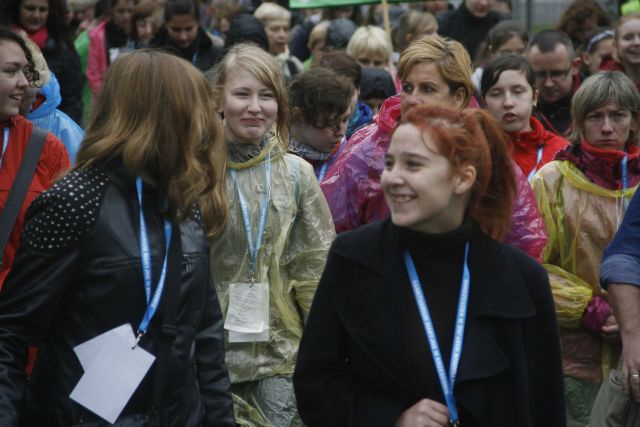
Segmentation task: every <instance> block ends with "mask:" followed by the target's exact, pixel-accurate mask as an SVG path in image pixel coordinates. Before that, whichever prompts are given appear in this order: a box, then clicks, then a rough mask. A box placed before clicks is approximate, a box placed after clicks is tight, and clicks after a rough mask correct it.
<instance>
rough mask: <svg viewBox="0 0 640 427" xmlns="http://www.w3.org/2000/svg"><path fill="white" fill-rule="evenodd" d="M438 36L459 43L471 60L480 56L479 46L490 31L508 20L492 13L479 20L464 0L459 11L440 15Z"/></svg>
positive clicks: (501, 15) (447, 11)
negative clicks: (499, 23)
mask: <svg viewBox="0 0 640 427" xmlns="http://www.w3.org/2000/svg"><path fill="white" fill-rule="evenodd" d="M436 18H437V19H438V34H440V35H441V36H443V37H450V38H452V39H454V40H457V41H459V42H460V43H462V44H463V45H464V47H465V48H466V49H467V51H468V52H469V56H471V60H472V61H473V60H475V58H476V55H477V54H478V52H477V50H478V46H480V43H482V41H483V40H484V39H485V37H486V36H487V34H488V33H489V30H491V28H493V27H494V26H495V25H496V24H497V23H498V22H500V21H502V20H504V19H506V16H504V15H503V14H501V13H499V12H494V11H490V12H489V13H488V14H487V16H485V17H483V18H477V17H475V16H473V14H471V12H469V9H467V6H466V5H465V2H464V0H463V1H462V3H460V6H458V8H457V9H453V10H446V11H444V12H440V13H438V15H437V16H436Z"/></svg>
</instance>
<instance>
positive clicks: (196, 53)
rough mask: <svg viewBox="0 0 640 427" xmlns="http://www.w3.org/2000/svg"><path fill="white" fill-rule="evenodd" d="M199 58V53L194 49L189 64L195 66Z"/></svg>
mask: <svg viewBox="0 0 640 427" xmlns="http://www.w3.org/2000/svg"><path fill="white" fill-rule="evenodd" d="M199 57H200V51H198V50H197V49H196V51H195V52H194V53H193V56H192V57H191V63H192V64H194V65H195V63H196V61H197V60H198V58H199Z"/></svg>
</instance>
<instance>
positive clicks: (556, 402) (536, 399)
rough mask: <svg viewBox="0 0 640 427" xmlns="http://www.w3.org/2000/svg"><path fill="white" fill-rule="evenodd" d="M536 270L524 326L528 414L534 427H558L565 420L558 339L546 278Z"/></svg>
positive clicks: (530, 288) (542, 270) (531, 283)
mask: <svg viewBox="0 0 640 427" xmlns="http://www.w3.org/2000/svg"><path fill="white" fill-rule="evenodd" d="M536 267H538V268H537V270H536V272H537V274H531V276H530V277H531V279H530V281H529V294H530V295H531V298H532V300H533V302H534V304H535V307H536V315H535V317H533V318H532V319H530V320H529V321H528V322H527V323H526V325H525V328H526V329H527V330H526V331H525V336H526V337H528V338H529V339H528V342H527V355H528V357H529V360H528V366H529V373H528V374H529V378H531V390H530V395H531V405H532V414H533V416H534V417H535V419H534V424H535V425H537V426H558V427H562V426H565V425H566V419H565V405H564V384H563V374H562V355H561V349H560V336H559V332H558V325H557V321H556V312H555V306H554V303H553V297H552V295H551V285H550V284H549V276H548V275H547V272H546V271H545V270H544V269H543V268H542V267H540V266H536ZM531 273H533V272H531Z"/></svg>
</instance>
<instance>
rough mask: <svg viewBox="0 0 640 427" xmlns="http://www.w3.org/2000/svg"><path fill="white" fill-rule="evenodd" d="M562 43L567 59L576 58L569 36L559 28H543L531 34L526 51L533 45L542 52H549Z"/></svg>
mask: <svg viewBox="0 0 640 427" xmlns="http://www.w3.org/2000/svg"><path fill="white" fill-rule="evenodd" d="M559 44H563V45H564V46H565V47H566V48H567V53H568V56H569V61H573V60H574V59H575V58H576V49H575V47H574V46H573V42H572V41H571V37H569V35H568V34H567V33H563V32H562V31H559V30H544V31H540V32H539V33H538V34H536V35H535V36H533V39H532V40H531V43H529V48H528V51H529V52H531V49H532V48H533V47H534V46H537V47H538V50H540V52H542V53H550V52H553V51H554V50H556V46H558V45H559Z"/></svg>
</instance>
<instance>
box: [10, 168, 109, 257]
mask: <svg viewBox="0 0 640 427" xmlns="http://www.w3.org/2000/svg"><path fill="white" fill-rule="evenodd" d="M108 182H109V178H108V177H107V175H106V174H105V173H104V172H103V171H101V170H100V169H97V168H95V167H91V166H90V167H88V168H86V169H81V170H75V171H72V172H70V173H68V174H67V175H66V176H64V177H63V178H62V179H61V180H60V181H58V182H57V183H56V184H54V185H53V187H51V188H50V189H49V190H48V191H46V192H45V193H43V194H42V195H40V196H39V197H38V198H36V199H35V200H34V201H33V203H32V204H31V206H30V207H29V210H28V211H27V216H26V226H25V228H24V231H23V233H22V244H23V245H25V244H26V245H29V246H31V247H32V248H35V249H38V250H42V251H53V250H57V249H62V248H64V247H66V246H69V245H72V244H74V243H76V242H77V241H78V240H80V239H81V238H82V237H83V236H85V235H86V234H87V233H88V232H89V231H90V230H91V228H92V227H93V226H94V225H95V224H96V222H97V220H98V215H99V207H100V203H101V201H102V197H103V195H104V193H105V190H106V189H107V183H108Z"/></svg>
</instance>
